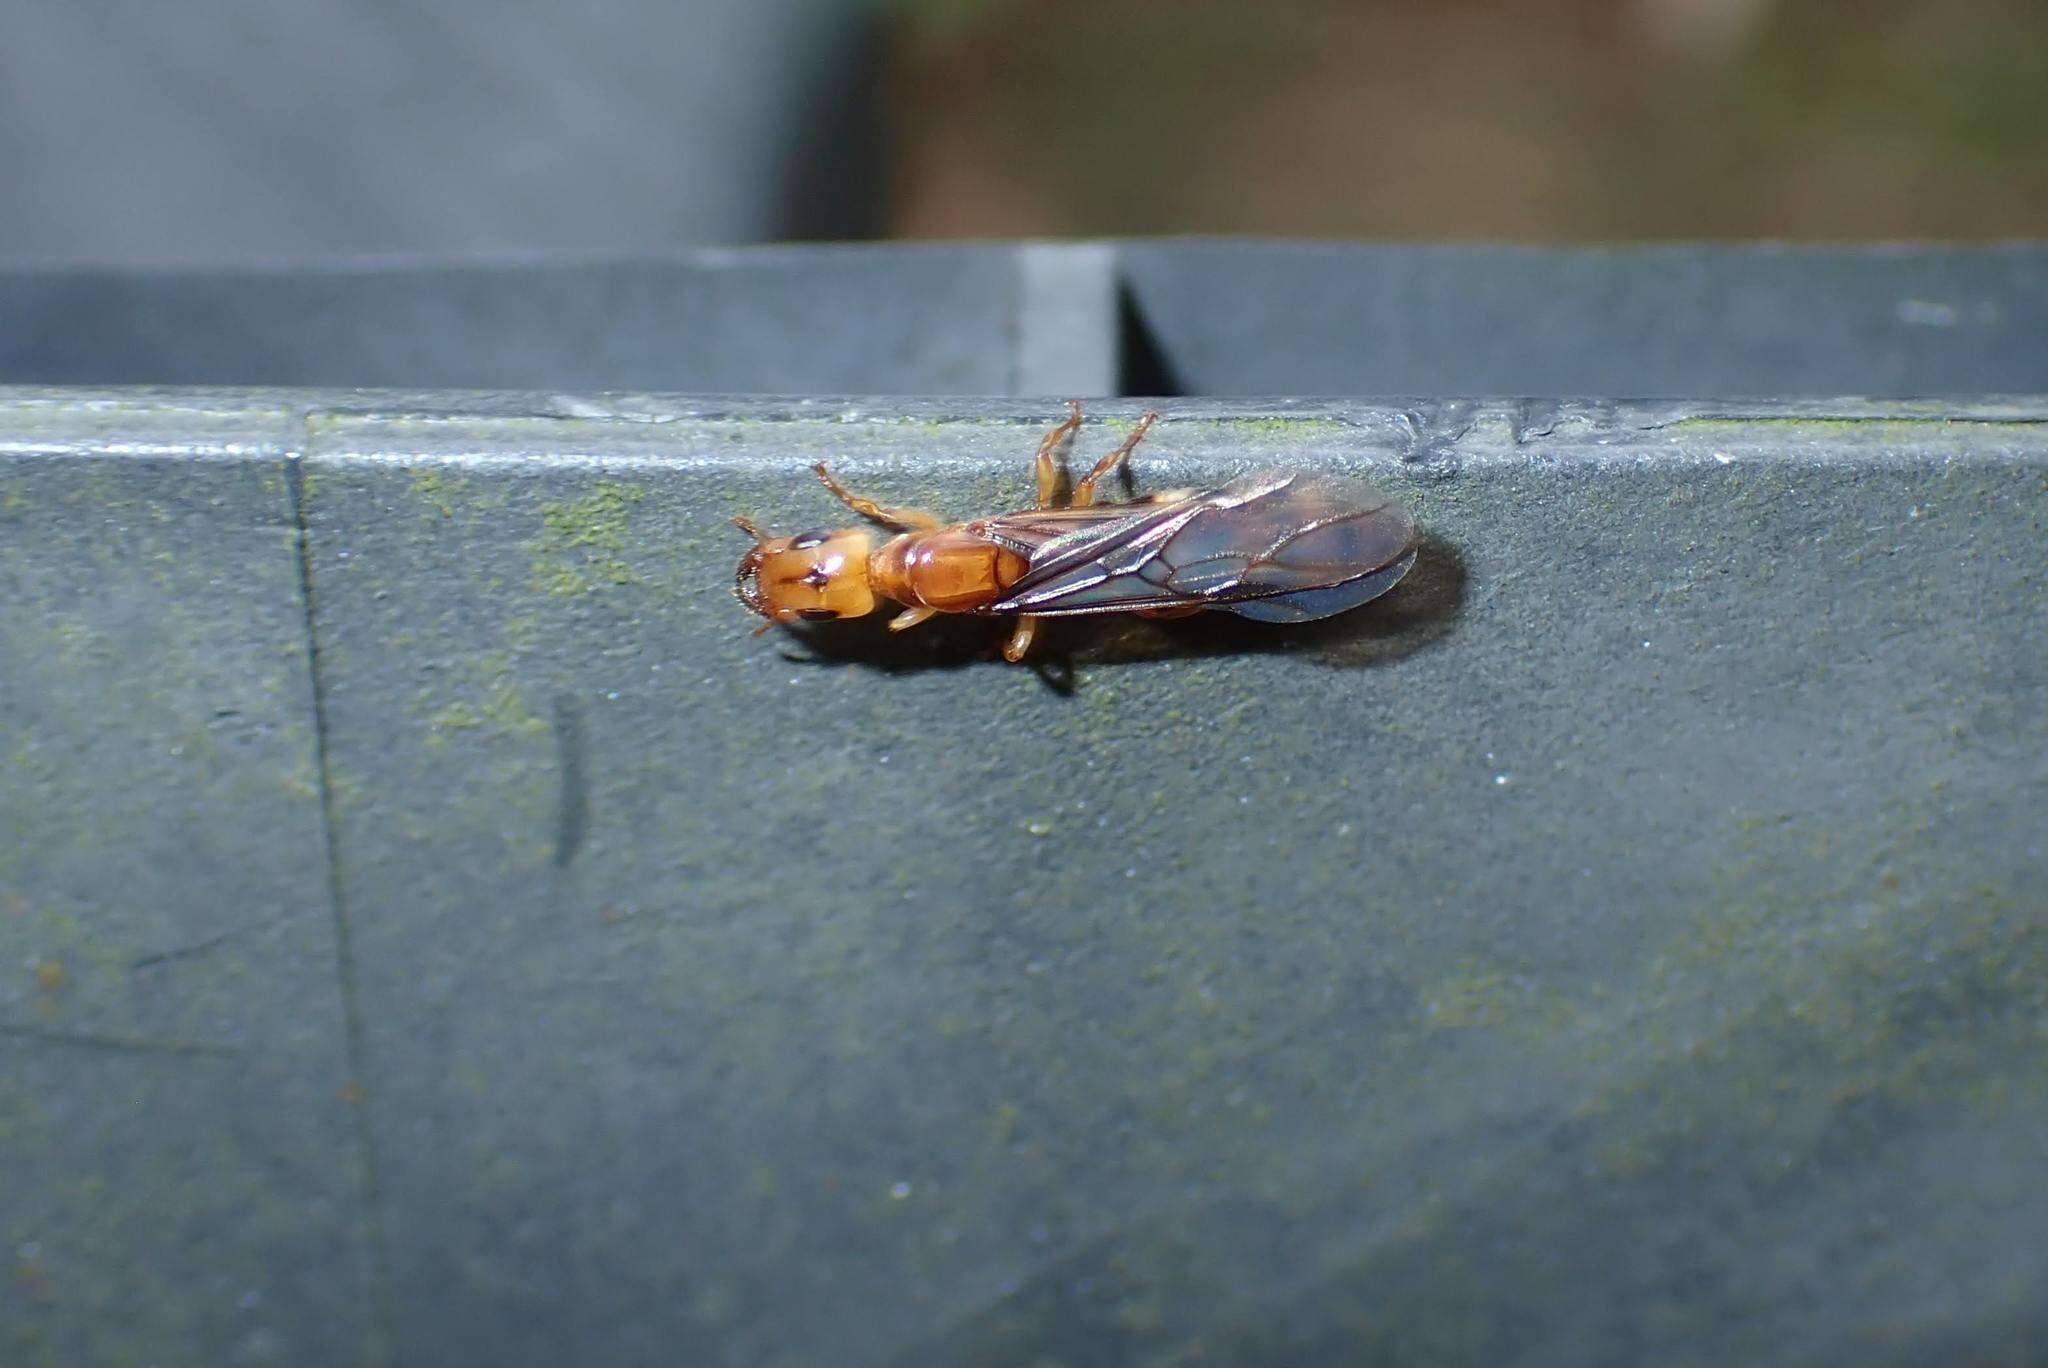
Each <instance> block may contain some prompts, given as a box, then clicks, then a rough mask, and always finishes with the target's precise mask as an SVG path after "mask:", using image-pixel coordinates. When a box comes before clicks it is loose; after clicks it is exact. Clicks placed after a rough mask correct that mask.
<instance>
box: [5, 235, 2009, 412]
mask: <svg viewBox="0 0 2048 1368" xmlns="http://www.w3.org/2000/svg"><path fill="white" fill-rule="evenodd" d="M2044 375H2048V246H2043V245H2042V244H2039V243H2031V244H2011V245H2006V246H1997V247H1953V246H1857V245H1846V246H1828V247H1788V246H1776V245H1771V244H1762V245H1756V244H1738V245H1726V244H1724V245H1687V244H1678V245H1668V246H1647V247H1624V248H1597V247H1584V248H1525V247H1486V246H1422V245H1410V246H1373V245H1361V244H1356V243H1348V244H1347V243H1287V242H1256V241H1237V242H1232V241H1208V242H1204V241H1192V240H1190V241H1173V240H1159V241H1143V240H1140V241H1122V242H1075V243H1047V242H1036V243H981V244H973V245H966V244H949V245H933V244H915V245H912V244H887V245H873V246H861V247H852V246H834V247H804V246H797V247H789V246H783V247H762V248H749V249H744V250H734V251H709V250H706V251H687V252H672V253H664V254H639V255H630V254H629V255H616V256H597V255H584V256H565V255H560V254H554V255H550V254H545V253H542V254H530V255H525V256H507V257H498V258H483V259H478V258H468V259H454V258H447V257H442V258H414V259H408V260H388V259H384V260H377V259H371V260H360V259H358V260H333V261H327V262H303V263H298V264H289V263H279V264H274V265H269V266H260V267H251V266H222V267H212V268H200V267H195V268H189V269H183V270H163V269H156V270H152V269H127V268H116V267H105V266H74V267H64V268H55V267H44V268H34V267H16V268H13V269H0V382H12V383H17V384H21V383H33V384H92V385H110V384H120V385H143V384H186V385H198V384H206V385H252V384H262V385H325V386H338V385H366V386H405V387H415V386H421V385H439V386H455V387H465V388H522V389H542V390H562V391H568V392H576V391H583V390H592V389H604V390H618V389H653V390H666V391H675V390H689V391H693V392H699V393H711V392H718V393H740V392H752V393H766V394H854V393H858V394H871V395H872V394H899V395H926V396H930V395H946V394H955V395H991V394H1007V395H1018V396H1036V397H1041V398H1043V397H1054V398H1057V397H1061V396H1064V395H1069V394H1084V395H1107V394H1141V395H1162V394H1189V395H1198V394H1208V395H1245V394H1350V395H1401V394H1431V395H1456V394H1540V395H1558V394H1579V395H1587V394H1597V395H1607V396H1650V397H1656V396H1667V397H1668V396H1682V397H1690V398H1727V397H1757V396H1772V395H1809V396H1817V395H1836V394H1862V395H1866V396H1879V397H1889V398H1918V397H1927V396H1932V395H1957V396H1969V395H1976V394H1993V393H1999V392H2014V393H2029V392H2033V391H2036V390H2038V389H2039V388H2040V385H2041V377H2042V376H2044Z"/></svg>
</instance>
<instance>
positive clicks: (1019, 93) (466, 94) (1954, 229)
mask: <svg viewBox="0 0 2048 1368" xmlns="http://www.w3.org/2000/svg"><path fill="white" fill-rule="evenodd" d="M0 187H4V195H0V257H5V258H7V259H10V260H13V261H17V262H37V261H44V262H47V261H63V260H87V261H96V262H106V263H132V264H151V265H155V264H176V263H192V262H232V261H246V260H250V259H264V258H300V257H312V256H334V255H364V254H392V253H398V254H403V253H428V254H448V253H456V254H460V253H472V252H501V251H523V250H554V251H568V252H591V253H611V252H644V251H652V250H660V249H664V248H668V247H674V246H682V245H696V244H707V243H713V244H724V243H731V244H737V243H748V242H759V241H771V240H788V239H864V238H877V237H887V238H953V237H984V236H993V237H1016V236H1069V235H1082V236H1090V235H1111V234H1117V235H1122V234H1160V233H1181V232H1198V233H1218V234H1233V233H1248V234H1273V235H1295V236H1333V237H1395V238H1429V239H1444V238H1450V239H1461V238H1462V239H1472V238H1484V239H1512V240H1523V241H1535V242H1546V241H1549V242H1585V241H1612V240H1630V239H1644V238H1670V237H1739V238H1749V237H1782V238H1793V239H1828V238H1854V239H1866V240H1867V239H1873V238H1940V239H1986V238H1998V237H2011V236H2035V235H2040V234H2042V233H2043V232H2048V6H2044V5H2041V4H2039V3H2037V2H2035V0H1941V2H1940V3H1914V2H1911V0H1863V2H1861V3H1846V0H1800V3H1789V2H1788V0H1515V2H1512V3H1511V2H1510V0H1261V2H1260V3H1256V4H1253V3H1244V0H1227V2H1226V0H895V2H894V3H884V2H883V0H748V2H747V3H744V4H742V3H733V2H732V0H714V2H711V3H706V2H705V0H696V2H694V3H691V2H689V0H684V2H682V3H677V2H676V0H667V2H666V3H663V2H660V0H614V3H605V4H596V5H583V6H574V7H569V6H534V5H525V4H516V5H480V4H444V5H437V6H397V5H390V4H383V3H376V4H373V3H368V2H367V0H348V2H337V0H324V2H318V3H316V0H211V2H210V3H202V4H192V5H180V6H163V5H157V4H149V3H142V2H141V0H126V2H125V3H123V2H120V0H108V2H107V3H101V4H94V5H89V6H80V5H66V4H57V3H49V2H48V0H44V2H41V3H38V2H37V0H0Z"/></svg>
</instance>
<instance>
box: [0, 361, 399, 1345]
mask: <svg viewBox="0 0 2048 1368" xmlns="http://www.w3.org/2000/svg"><path fill="white" fill-rule="evenodd" d="M300 431H301V428H300V425H299V423H298V422H297V421H296V420H295V418H293V417H292V415H290V414H289V413H288V412H285V411H282V410H277V409H266V408H262V407H251V406H248V405H244V404H239V403H231V404H227V405H223V406H221V407H219V408H211V409H210V408H207V407H205V406H203V405H201V406H189V405H188V406H180V407H171V406H163V405H155V404H147V403H144V404H111V405H107V404H95V403H84V402H73V401H70V400H65V399H54V400H52V399H37V398H34V397H30V396H24V395H21V394H19V393H18V392H10V393H8V394H6V395H5V397H0V604H4V607H0V1362H5V1363H8V1364H10V1365H11V1364H83V1363H202V1362H203V1363H342V1362H351V1361H356V1360H358V1359H359V1358H360V1356H361V1354H362V1352H363V1349H364V1346H365V1345H366V1344H367V1343H368V1342H369V1336H370V1335H371V1334H372V1332H373V1330H374V1328H375V1317H374V1316H373V1315H372V1314H371V1312H370V1304H369V1301H368V1296H369V1288H370V1285H369V1282H368V1280H367V1269H368V1266H369V1264H368V1249H369V1246H368V1243H367V1239H366V1215H365V1213H366V1207H365V1205H364V1200H363V1184H364V1181H365V1173H364V1171H363V1168H362V1161H363V1155H364V1153H365V1151H364V1150H363V1149H362V1147H361V1145H360V1143H359V1139H358V1124H359V1118H358V1117H357V1116H356V1115H355V1108H353V1107H352V1105H351V1103H350V1100H349V1099H350V1098H352V1097H354V1096H355V1095H356V1088H355V1086H354V1085H353V1084H352V1083H351V1073H350V1068H349V1061H348V1050H347V1046H346V1039H345V1031H344V1029H343V1015H342V1012H343V1008H342V994H341V991H340V979H339V977H338V973H337V966H336V951H335V930H334V923H333V914H332V910H331V907H330V902H329V878H328V873H327V851H326V842H325V836H324V833H323V826H322V822H321V814H320V766H319V761H318V756H317V753H316V746H315V728H314V719H313V712H312V694H311V691H310V676H309V673H308V668H307V643H308V636H307V632H306V617H305V610H304V607H303V604H302V601H301V597H300V575H299V569H298V558H297V553H296V549H295V545H296V541H297V533H296V528H295V523H294V519H293V514H292V507H291V500H290V496H289V492H288V488H287V470H288V466H287V461H288V459H289V458H290V457H292V456H293V455H295V454H296V447H295V445H294V444H295V443H296V441H297V440H298V436H299V433H300Z"/></svg>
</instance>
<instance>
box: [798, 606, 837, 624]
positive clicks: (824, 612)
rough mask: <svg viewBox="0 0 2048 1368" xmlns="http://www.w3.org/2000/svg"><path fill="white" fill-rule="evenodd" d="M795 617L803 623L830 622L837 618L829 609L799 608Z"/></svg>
mask: <svg viewBox="0 0 2048 1368" xmlns="http://www.w3.org/2000/svg"><path fill="white" fill-rule="evenodd" d="M796 615H797V616H798V617H800V618H802V619H803V620H804V621H805V622H832V621H835V620H837V618H838V617H839V614H837V613H835V612H833V611H832V610H831V609H830V608H799V609H797V610H796Z"/></svg>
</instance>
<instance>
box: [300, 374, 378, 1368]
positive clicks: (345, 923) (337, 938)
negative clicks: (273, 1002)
mask: <svg viewBox="0 0 2048 1368" xmlns="http://www.w3.org/2000/svg"><path fill="white" fill-rule="evenodd" d="M311 446H312V422H311V415H302V416H301V418H300V420H299V429H298V433H297V441H296V442H295V443H294V448H295V449H294V450H292V451H290V452H288V453H286V456H285V488H286V489H287V491H288V492H289V494H290V498H291V511H292V541H293V544H294V545H295V546H296V548H297V551H298V561H299V609H300V613H301V616H302V618H303V623H304V628H305V640H306V669H307V673H308V675H309V677H310V681H311V685H312V691H313V759H314V764H315V767H316V768H317V769H318V770H319V774H320V836H321V842H322V845H323V846H324V847H325V851H326V857H327V906H328V911H329V914H330V917H331V919H332V922H333V926H334V961H335V971H336V977H337V978H338V980H339V987H340V989H341V1016H342V1037H343V1043H344V1048H345V1049H346V1051H347V1056H348V1072H349V1081H350V1088H349V1093H350V1097H349V1104H348V1111H349V1116H350V1118H351V1121H352V1123H353V1125H354V1127H355V1140H356V1160H357V1170H358V1182H359V1183H360V1186H361V1190H362V1198H363V1238H364V1240H365V1241H366V1242H367V1244H368V1245H369V1250H368V1253H369V1270H368V1272H369V1282H370V1285H369V1289H368V1290H369V1296H370V1305H369V1324H368V1327H367V1343H366V1344H365V1346H364V1357H365V1361H366V1362H367V1363H369V1364H371V1365H373V1366H374V1365H381V1364H385V1363H388V1362H390V1361H391V1357H392V1352H391V1351H392V1345H393V1343H394V1328H395V1326H394V1314H393V1307H392V1284H391V1259H390V1250H389V1246H388V1245H387V1244H386V1241H385V1233H384V1191H383V1179H382V1173H381V1169H380V1167H379V1165H378V1162H377V1145H376V1137H375V1135H374V1134H373V1133H372V1129H371V1126H370V1085H369V1081H368V1079H367V1077H366V1075H365V1066H366V1062H367V1061H366V1058H365V1051H364V1046H363V1014H362V1008H361V1004H360V1002H359V1000H358V998H357V993H356V962H355V945H354V940H353V937H352V933H351V928H350V925H349V914H348V896H347V892H346V890H345V888H344V887H343V884H342V877H341V844H340V838H339V833H338V831H337V828H336V824H335V819H334V773H333V769H332V767H331V766H330V765H329V763H328V751H327V682H326V680H325V679H324V678H322V677H321V673H320V630H319V615H318V613H317V612H316V611H315V607H314V599H313V545H312V536H311V533H310V532H309V531H308V525H307V521H306V471H305V462H306V458H307V455H308V454H309V452H310V450H311Z"/></svg>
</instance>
